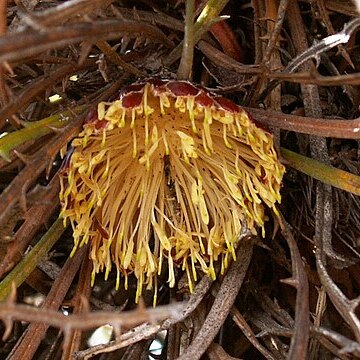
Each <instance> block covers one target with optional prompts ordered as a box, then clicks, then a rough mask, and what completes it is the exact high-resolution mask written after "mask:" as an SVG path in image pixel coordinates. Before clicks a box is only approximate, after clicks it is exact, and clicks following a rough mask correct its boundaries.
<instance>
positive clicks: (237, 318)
mask: <svg viewBox="0 0 360 360" xmlns="http://www.w3.org/2000/svg"><path fill="white" fill-rule="evenodd" d="M231 316H232V319H233V320H234V322H235V324H236V325H237V326H238V327H239V329H240V330H241V331H242V332H243V334H244V335H245V336H246V338H247V339H248V340H249V341H250V343H251V344H252V345H254V347H256V349H258V350H259V352H260V353H261V354H262V355H263V356H264V357H265V358H266V359H268V360H275V359H276V358H275V357H274V356H273V355H272V354H271V352H270V351H269V350H267V349H266V348H265V347H264V346H262V345H261V344H260V343H259V340H258V339H257V338H256V335H255V334H254V332H253V331H252V329H251V327H250V326H249V324H248V323H247V322H246V320H245V319H244V317H243V316H242V315H241V313H240V311H239V310H238V309H237V308H236V307H235V306H233V307H232V308H231Z"/></svg>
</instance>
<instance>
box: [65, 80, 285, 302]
mask: <svg viewBox="0 0 360 360" xmlns="http://www.w3.org/2000/svg"><path fill="white" fill-rule="evenodd" d="M72 145H73V148H74V149H73V153H72V154H71V155H70V157H69V159H68V164H67V166H66V168H64V170H63V171H62V174H61V183H62V190H61V194H60V199H61V203H62V212H61V216H62V217H63V218H64V221H66V220H69V221H70V223H71V225H72V227H73V233H74V235H73V236H74V243H75V246H74V249H73V252H74V251H76V249H77V248H78V247H80V246H82V245H83V244H85V243H88V242H90V244H91V252H90V254H91V255H90V256H91V259H92V261H93V265H94V266H93V275H92V281H93V282H94V278H95V274H97V273H99V272H102V271H105V278H107V277H108V274H109V272H110V270H111V268H112V266H113V265H115V267H116V270H117V282H116V287H117V288H118V287H119V285H120V281H121V278H124V282H125V287H127V282H128V275H129V274H130V273H134V274H135V276H136V278H137V281H138V287H137V294H136V297H137V299H138V298H139V296H140V295H141V292H142V288H143V285H145V284H146V285H147V288H152V287H153V286H155V287H156V285H157V283H156V281H157V275H158V274H160V272H161V269H162V267H163V266H164V263H165V261H166V262H167V265H168V273H169V275H168V282H169V285H170V286H171V287H172V286H174V284H175V273H174V268H175V267H181V268H182V269H183V270H185V271H186V273H187V276H188V280H189V287H190V291H191V290H192V288H193V281H196V279H197V271H199V270H201V271H202V272H204V273H205V274H207V275H209V276H211V277H213V278H215V270H214V262H216V261H220V262H221V270H222V271H224V270H225V269H226V267H227V266H228V262H229V259H230V258H231V257H232V258H234V259H235V247H236V244H237V242H238V239H239V234H240V233H241V232H242V229H243V228H244V227H246V228H247V229H248V230H250V231H252V232H253V233H255V232H256V229H257V228H261V229H262V232H264V221H265V215H264V205H266V206H268V207H269V208H271V209H273V211H274V212H275V213H277V210H276V203H277V202H280V200H281V198H280V186H281V180H282V176H283V173H284V167H283V165H281V163H280V162H279V160H278V157H277V154H276V151H275V150H274V147H273V138H272V135H271V134H270V133H268V132H267V131H265V130H263V129H261V128H259V127H257V126H256V125H255V123H254V122H253V121H252V120H251V118H250V117H249V115H248V114H247V113H246V112H245V111H244V110H243V109H242V108H240V107H239V106H237V105H236V104H234V103H233V102H231V101H230V100H227V99H224V98H222V97H219V96H214V95H212V94H210V93H209V92H208V91H206V90H204V89H202V88H198V87H196V86H194V85H192V84H190V83H189V82H185V81H172V80H169V81H163V80H155V79H153V80H149V81H147V82H142V83H135V84H133V85H130V86H128V87H126V88H125V89H124V90H122V91H121V93H120V96H119V97H118V98H117V99H116V100H114V101H112V102H101V103H100V104H99V105H98V110H97V114H96V115H94V116H92V119H91V120H90V121H87V122H86V124H85V125H84V129H83V131H82V132H81V133H80V134H79V137H78V138H76V139H75V140H74V141H73V143H72Z"/></svg>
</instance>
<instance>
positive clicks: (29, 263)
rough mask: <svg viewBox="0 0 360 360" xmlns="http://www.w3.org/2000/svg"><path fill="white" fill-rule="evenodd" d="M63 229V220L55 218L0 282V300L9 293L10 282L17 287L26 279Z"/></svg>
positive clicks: (5, 297)
mask: <svg viewBox="0 0 360 360" xmlns="http://www.w3.org/2000/svg"><path fill="white" fill-rule="evenodd" d="M64 230H65V228H64V226H63V220H62V219H57V220H56V221H55V222H54V224H53V225H52V226H51V228H50V229H49V230H48V231H47V233H46V234H45V235H44V236H43V237H42V238H41V239H40V241H39V242H38V243H37V244H36V245H35V246H34V247H33V249H32V250H31V251H30V252H29V253H28V254H27V255H26V256H25V257H24V258H23V259H22V260H21V261H20V262H19V263H18V264H17V265H16V266H15V268H14V269H13V270H12V271H11V272H10V273H9V274H8V275H7V276H6V277H5V279H4V280H3V281H1V282H0V302H1V301H4V300H6V299H7V297H8V296H9V295H10V293H11V289H12V284H14V285H15V286H16V287H19V286H20V285H21V284H22V283H23V282H24V281H25V280H26V278H27V277H28V276H29V275H30V274H31V272H32V271H33V270H34V269H35V267H36V266H37V264H38V263H39V262H40V261H41V260H42V259H44V258H45V256H46V254H47V253H48V252H49V251H50V249H51V248H52V246H53V245H54V244H55V243H56V241H57V240H58V239H59V238H60V236H61V235H62V233H63V232H64Z"/></svg>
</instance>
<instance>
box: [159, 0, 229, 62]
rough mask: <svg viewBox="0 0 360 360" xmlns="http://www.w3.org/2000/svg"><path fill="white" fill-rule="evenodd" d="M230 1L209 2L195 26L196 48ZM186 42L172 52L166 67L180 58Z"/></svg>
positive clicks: (217, 0) (214, 0)
mask: <svg viewBox="0 0 360 360" xmlns="http://www.w3.org/2000/svg"><path fill="white" fill-rule="evenodd" d="M228 2H229V0H209V1H208V2H207V4H206V5H205V7H204V9H203V10H202V12H201V14H200V15H199V17H198V18H197V20H196V22H195V24H194V28H193V31H194V33H193V34H194V35H193V36H194V44H193V45H194V46H195V44H196V43H197V42H198V41H199V40H200V39H201V37H202V36H203V35H204V34H205V33H206V32H207V31H208V30H209V29H210V27H211V26H212V25H213V24H214V23H215V22H217V21H219V19H218V16H219V15H220V13H221V12H222V11H223V9H224V7H225V6H226V4H227V3H228ZM183 44H184V42H183V41H182V42H181V43H180V44H179V45H177V46H176V47H175V49H174V50H172V51H171V53H170V54H169V56H168V57H167V59H166V60H165V62H164V64H165V66H170V65H172V64H173V63H174V62H175V61H176V60H177V59H179V58H180V56H181V52H182V48H183Z"/></svg>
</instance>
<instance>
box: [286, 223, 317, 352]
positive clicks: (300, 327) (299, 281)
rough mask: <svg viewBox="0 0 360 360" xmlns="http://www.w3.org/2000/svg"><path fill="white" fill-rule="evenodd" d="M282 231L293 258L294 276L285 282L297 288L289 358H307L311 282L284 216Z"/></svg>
mask: <svg viewBox="0 0 360 360" xmlns="http://www.w3.org/2000/svg"><path fill="white" fill-rule="evenodd" d="M281 226H282V229H281V232H282V234H283V236H284V238H285V240H286V241H287V243H288V246H289V248H290V253H291V260H292V276H291V278H289V279H286V280H282V282H283V283H286V284H288V285H291V286H293V287H295V288H296V290H297V294H296V304H295V323H294V336H293V337H292V339H291V344H290V350H289V359H307V346H308V341H309V327H310V320H309V284H308V279H307V276H306V273H305V269H304V265H303V263H302V260H301V255H300V252H299V249H298V247H297V244H296V241H295V239H294V237H293V235H292V233H291V231H290V228H289V225H288V224H287V222H286V221H285V220H284V219H283V218H282V219H281Z"/></svg>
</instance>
